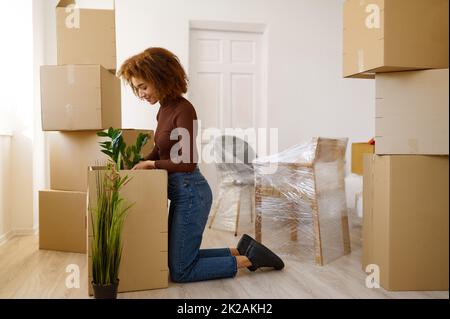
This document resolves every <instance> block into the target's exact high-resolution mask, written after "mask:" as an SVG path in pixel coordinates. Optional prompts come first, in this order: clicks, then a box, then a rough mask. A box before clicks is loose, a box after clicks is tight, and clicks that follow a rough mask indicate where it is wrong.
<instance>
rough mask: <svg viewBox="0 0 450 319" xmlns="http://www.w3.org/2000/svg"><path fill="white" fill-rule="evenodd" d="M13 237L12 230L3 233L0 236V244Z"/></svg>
mask: <svg viewBox="0 0 450 319" xmlns="http://www.w3.org/2000/svg"><path fill="white" fill-rule="evenodd" d="M13 237H14V232H13V231H9V232H7V233H5V234H3V235H1V236H0V246H1V245H3V244H4V243H6V242H7V241H8V240H10V239H11V238H13Z"/></svg>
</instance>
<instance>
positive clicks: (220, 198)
mask: <svg viewBox="0 0 450 319" xmlns="http://www.w3.org/2000/svg"><path fill="white" fill-rule="evenodd" d="M221 201H222V192H219V198H218V199H217V201H216V202H215V203H214V207H213V209H212V217H211V220H210V222H209V226H208V227H209V228H211V226H212V224H213V223H214V220H215V219H216V215H217V211H218V210H219V207H220V202H221Z"/></svg>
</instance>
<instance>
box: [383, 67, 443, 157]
mask: <svg viewBox="0 0 450 319" xmlns="http://www.w3.org/2000/svg"><path fill="white" fill-rule="evenodd" d="M448 77H449V76H448V69H442V70H426V71H406V72H393V73H380V74H377V75H376V80H375V83H376V105H375V110H376V111H375V112H376V115H375V116H376V118H375V135H376V144H375V152H376V153H377V154H423V155H448V154H449V147H448V145H449V119H448V118H449V93H448V87H449V80H448Z"/></svg>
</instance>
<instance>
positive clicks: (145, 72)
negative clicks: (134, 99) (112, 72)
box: [117, 48, 188, 101]
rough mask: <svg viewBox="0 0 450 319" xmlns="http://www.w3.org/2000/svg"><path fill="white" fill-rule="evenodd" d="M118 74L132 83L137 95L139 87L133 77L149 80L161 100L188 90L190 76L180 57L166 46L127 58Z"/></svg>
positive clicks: (129, 83) (177, 95) (128, 82)
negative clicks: (134, 83)
mask: <svg viewBox="0 0 450 319" xmlns="http://www.w3.org/2000/svg"><path fill="white" fill-rule="evenodd" d="M117 75H118V76H119V77H120V78H122V79H124V80H125V82H126V83H127V84H128V85H130V87H131V88H132V89H133V92H134V94H135V95H137V96H138V88H136V87H134V85H133V83H132V81H131V79H132V78H138V79H141V80H144V81H146V82H149V83H150V84H151V85H152V86H153V87H154V88H155V90H156V92H157V95H158V98H159V100H160V101H164V100H169V99H173V98H177V97H179V96H181V95H182V94H183V93H186V92H187V85H188V78H187V75H186V72H185V71H184V69H183V67H182V65H181V63H180V60H179V59H178V57H177V56H176V55H175V54H173V53H172V52H170V51H169V50H167V49H164V48H148V49H147V50H145V51H144V52H142V53H139V54H137V55H135V56H132V57H131V58H129V59H127V60H126V61H125V62H124V63H123V64H122V66H121V67H120V70H119V72H118V73H117Z"/></svg>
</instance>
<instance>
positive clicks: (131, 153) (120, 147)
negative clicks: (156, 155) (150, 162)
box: [97, 127, 149, 169]
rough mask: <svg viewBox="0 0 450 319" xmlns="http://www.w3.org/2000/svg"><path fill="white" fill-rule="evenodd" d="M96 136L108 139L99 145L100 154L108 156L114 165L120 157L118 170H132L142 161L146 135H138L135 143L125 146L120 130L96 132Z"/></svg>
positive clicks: (112, 129) (110, 129)
mask: <svg viewBox="0 0 450 319" xmlns="http://www.w3.org/2000/svg"><path fill="white" fill-rule="evenodd" d="M97 135H98V136H100V137H107V138H109V140H108V141H105V142H101V143H100V146H101V148H102V153H104V154H106V155H108V156H109V157H110V158H111V159H112V160H113V161H114V163H118V162H119V157H120V158H121V161H120V165H119V167H120V169H132V168H133V167H134V166H135V165H136V164H137V163H139V162H140V161H141V160H142V156H141V152H142V148H143V147H144V145H145V144H147V141H148V138H149V136H148V134H144V133H139V135H138V137H137V139H136V143H135V144H134V145H131V146H127V145H126V143H125V141H124V140H123V136H122V130H120V129H114V128H112V127H111V128H109V129H108V130H107V131H101V132H98V133H97Z"/></svg>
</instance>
